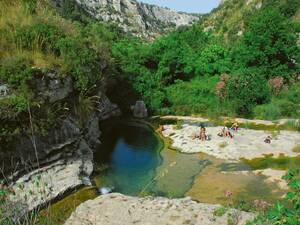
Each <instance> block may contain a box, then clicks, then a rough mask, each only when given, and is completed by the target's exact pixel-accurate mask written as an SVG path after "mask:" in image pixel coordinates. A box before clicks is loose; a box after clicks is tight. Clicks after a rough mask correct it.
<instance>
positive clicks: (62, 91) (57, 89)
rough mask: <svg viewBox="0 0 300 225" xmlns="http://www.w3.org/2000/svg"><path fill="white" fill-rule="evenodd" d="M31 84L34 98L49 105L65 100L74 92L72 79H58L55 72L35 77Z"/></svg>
mask: <svg viewBox="0 0 300 225" xmlns="http://www.w3.org/2000/svg"><path fill="white" fill-rule="evenodd" d="M31 83H32V84H31V86H32V89H33V90H35V92H36V93H35V94H36V95H37V96H36V97H37V98H38V99H40V100H42V101H48V102H49V103H53V102H56V101H59V100H62V99H65V98H66V97H68V96H69V95H70V94H71V93H72V92H73V91H74V90H73V81H72V78H71V77H70V76H65V77H60V76H59V74H58V73H56V72H55V71H51V72H48V73H46V74H43V75H41V76H39V77H38V76H37V77H35V79H33V80H32V81H31Z"/></svg>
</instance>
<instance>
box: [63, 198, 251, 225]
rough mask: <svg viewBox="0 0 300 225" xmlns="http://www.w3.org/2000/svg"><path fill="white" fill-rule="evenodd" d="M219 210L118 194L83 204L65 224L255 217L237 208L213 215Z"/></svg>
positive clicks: (197, 222) (221, 223) (211, 223)
mask: <svg viewBox="0 0 300 225" xmlns="http://www.w3.org/2000/svg"><path fill="white" fill-rule="evenodd" d="M219 207H220V206H219V205H212V204H203V203H197V202H195V201H192V200H191V199H190V198H183V199H167V198H161V197H157V198H153V197H151V198H138V197H129V196H124V195H122V194H116V193H115V194H109V195H103V196H100V197H98V198H96V199H94V200H89V201H87V202H85V203H82V204H81V205H80V206H79V207H77V209H76V211H75V212H74V213H73V214H72V215H71V217H70V218H69V219H68V220H67V221H66V223H65V225H124V224H128V225H129V224H136V225H160V224H161V225H167V224H168V225H182V224H190V225H191V224H193V225H216V224H218V225H227V219H228V215H229V214H232V215H234V218H237V223H236V224H237V225H244V224H246V221H248V220H251V219H252V218H253V217H254V214H252V213H246V212H242V211H238V210H235V209H230V210H228V212H227V213H225V214H224V215H223V216H220V217H217V216H214V215H213V213H214V211H215V210H216V209H218V208H219Z"/></svg>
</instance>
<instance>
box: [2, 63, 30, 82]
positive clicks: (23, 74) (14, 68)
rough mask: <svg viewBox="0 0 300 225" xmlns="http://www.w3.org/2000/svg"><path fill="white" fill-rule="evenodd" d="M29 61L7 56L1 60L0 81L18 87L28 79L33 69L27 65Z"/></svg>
mask: <svg viewBox="0 0 300 225" xmlns="http://www.w3.org/2000/svg"><path fill="white" fill-rule="evenodd" d="M28 64H29V62H27V60H25V59H23V58H7V59H4V60H3V61H1V63H0V65H1V68H0V81H2V82H6V83H8V84H9V85H10V86H12V87H15V88H18V87H19V86H20V85H22V84H24V83H25V82H26V81H27V80H28V79H30V78H31V77H32V75H33V73H34V71H35V69H33V68H31V67H28V66H27V65H28Z"/></svg>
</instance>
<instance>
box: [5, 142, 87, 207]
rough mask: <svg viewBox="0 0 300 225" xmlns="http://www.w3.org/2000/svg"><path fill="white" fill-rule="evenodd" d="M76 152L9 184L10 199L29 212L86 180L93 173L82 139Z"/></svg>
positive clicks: (85, 145)
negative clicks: (12, 193) (11, 191)
mask: <svg viewBox="0 0 300 225" xmlns="http://www.w3.org/2000/svg"><path fill="white" fill-rule="evenodd" d="M79 147H80V149H78V155H77V156H75V157H71V158H69V159H62V160H59V161H57V162H55V163H53V164H51V165H49V166H46V167H43V168H40V169H37V170H34V171H32V172H30V173H29V174H26V175H24V176H22V177H21V178H19V179H18V180H17V181H16V182H15V183H13V184H12V185H11V188H12V189H13V190H14V192H15V195H11V196H10V200H11V201H12V202H19V203H22V204H23V205H24V209H23V210H24V212H26V211H31V210H33V209H36V208H37V207H39V206H41V205H43V204H46V203H48V202H49V201H51V200H53V199H55V198H56V197H58V196H60V195H62V194H64V193H65V192H66V191H68V190H72V189H73V188H75V187H78V186H79V185H83V184H85V183H86V180H87V179H89V178H88V177H89V175H90V174H91V173H92V172H93V152H92V151H91V149H89V147H88V145H87V144H86V143H85V141H81V142H80V145H79Z"/></svg>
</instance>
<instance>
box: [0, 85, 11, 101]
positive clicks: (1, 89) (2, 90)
mask: <svg viewBox="0 0 300 225" xmlns="http://www.w3.org/2000/svg"><path fill="white" fill-rule="evenodd" d="M8 95H9V88H8V86H7V85H6V84H2V85H1V84H0V98H5V97H7V96H8Z"/></svg>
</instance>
